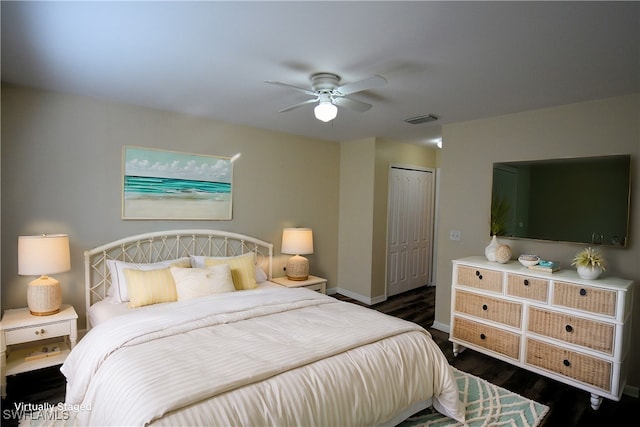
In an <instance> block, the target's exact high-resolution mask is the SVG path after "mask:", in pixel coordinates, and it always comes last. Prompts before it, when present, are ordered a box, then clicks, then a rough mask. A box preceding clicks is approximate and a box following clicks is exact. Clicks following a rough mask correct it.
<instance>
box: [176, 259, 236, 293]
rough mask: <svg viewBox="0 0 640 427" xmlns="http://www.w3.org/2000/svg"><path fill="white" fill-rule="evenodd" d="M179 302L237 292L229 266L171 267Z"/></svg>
mask: <svg viewBox="0 0 640 427" xmlns="http://www.w3.org/2000/svg"><path fill="white" fill-rule="evenodd" d="M170 270H171V275H172V276H173V280H174V281H175V283H176V292H177V293H178V301H182V300H187V299H192V298H199V297H203V296H206V295H211V294H218V293H222V292H233V291H235V290H236V288H235V286H234V285H233V279H232V277H231V267H229V264H220V265H216V266H214V267H209V268H180V267H171V268H170Z"/></svg>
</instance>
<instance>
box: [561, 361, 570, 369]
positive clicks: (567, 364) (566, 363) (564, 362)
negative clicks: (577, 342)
mask: <svg viewBox="0 0 640 427" xmlns="http://www.w3.org/2000/svg"><path fill="white" fill-rule="evenodd" d="M562 364H563V365H564V366H566V367H567V368H568V367H569V366H571V362H569V361H568V360H567V359H564V360H563V361H562Z"/></svg>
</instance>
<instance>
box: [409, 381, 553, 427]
mask: <svg viewBox="0 0 640 427" xmlns="http://www.w3.org/2000/svg"><path fill="white" fill-rule="evenodd" d="M453 371H454V374H455V376H456V380H457V381H458V389H459V390H460V399H461V400H462V401H463V402H464V404H465V408H466V421H467V423H466V424H465V426H469V427H489V426H513V427H536V426H537V425H539V424H540V422H541V421H542V419H543V418H544V416H545V415H546V413H547V412H548V411H549V407H548V406H546V405H542V404H540V403H537V402H534V401H533V400H530V399H527V398H524V397H522V396H519V395H517V394H515V393H512V392H510V391H509V390H506V389H504V388H501V387H498V386H496V385H494V384H491V383H490V382H488V381H485V380H483V379H481V378H478V377H475V376H473V375H471V374H467V373H466V372H462V371H459V370H457V369H455V368H453ZM462 425H463V424H460V423H459V422H457V421H455V420H452V419H451V418H448V417H445V416H444V415H442V414H440V413H438V412H436V411H435V410H433V409H427V410H425V411H422V412H420V413H418V414H417V415H415V416H413V417H410V418H409V419H407V420H405V421H403V422H402V423H401V424H399V426H398V427H457V426H462Z"/></svg>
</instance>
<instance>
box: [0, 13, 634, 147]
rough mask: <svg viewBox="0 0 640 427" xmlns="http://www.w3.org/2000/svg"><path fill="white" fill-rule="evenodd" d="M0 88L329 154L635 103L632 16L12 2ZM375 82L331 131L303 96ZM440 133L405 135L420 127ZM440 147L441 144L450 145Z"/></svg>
mask: <svg viewBox="0 0 640 427" xmlns="http://www.w3.org/2000/svg"><path fill="white" fill-rule="evenodd" d="M0 7H1V10H0V11H1V16H2V29H1V30H2V63H1V65H2V69H1V71H2V81H4V82H9V83H15V84H21V85H28V86H33V87H37V88H42V89H48V90H54V91H60V92H70V93H74V94H80V95H87V96H91V97H97V98H103V99H107V100H112V101H117V102H124V103H129V104H135V105H142V106H147V107H153V108H158V109H163V110H170V111H177V112H183V113H186V114H191V115H197V116H205V117H210V118H213V119H216V120H222V121H225V122H231V123H237V124H241V125H248V126H253V127H257V128H263V129H271V130H275V131H281V132H287V133H292V134H298V135H304V136H309V137H314V138H320V139H325V140H332V141H346V140H353V139H359V138H364V137H372V136H377V137H386V138H393V139H397V140H402V141H407V142H420V141H424V140H428V139H432V138H435V137H438V136H439V135H440V130H441V125H442V124H446V123H454V122H460V121H467V120H473V119H479V118H484V117H490V116H497V115H502V114H508V113H514V112H519V111H524V110H530V109H535V108H541V107H548V106H554V105H561V104H567V103H573V102H581V101H586V100H591V99H598V98H605V97H609V96H618V95H624V94H629V93H635V92H640V2H607V1H604V2H428V1H411V2H399V1H374V2H364V1H355V2H337V1H332V2H320V1H304V2H293V1H286V2H270V1H267V2H264V1H261V2H246V1H235V2H220V1H215V2H214V1H212V2H207V1H200V2H148V1H144V2H55V1H53V2H30V1H29V2H7V1H2V3H1V6H0ZM314 72H333V73H336V74H339V75H340V76H341V77H342V83H350V82H354V81H358V80H361V79H364V78H367V77H370V76H373V75H381V76H383V77H385V78H386V79H387V81H388V83H387V84H386V85H385V86H383V87H380V88H377V89H374V90H370V91H366V92H360V93H357V94H355V95H353V96H352V97H353V98H356V99H359V100H362V101H365V102H368V103H371V104H373V108H371V109H370V110H369V111H367V112H364V113H358V112H353V111H349V110H344V109H340V111H339V112H338V117H337V118H336V119H335V120H334V121H333V122H330V123H323V122H320V121H318V120H316V119H314V117H313V106H312V105H307V106H305V107H302V108H299V109H296V110H293V111H289V112H285V113H279V112H278V110H280V109H282V108H284V107H287V106H289V105H291V104H295V103H297V102H300V101H304V100H305V99H308V97H307V96H306V95H305V94H304V93H302V92H299V91H295V90H292V89H288V88H284V87H279V86H274V85H269V84H266V83H264V81H265V80H278V81H281V82H285V83H288V84H292V85H296V86H303V87H309V76H310V75H311V74H313V73H314ZM429 113H431V114H435V115H437V116H439V117H440V120H439V121H438V122H436V123H431V124H421V125H411V124H408V123H405V122H404V119H406V118H409V117H414V116H418V115H423V114H429ZM445 143H446V142H445Z"/></svg>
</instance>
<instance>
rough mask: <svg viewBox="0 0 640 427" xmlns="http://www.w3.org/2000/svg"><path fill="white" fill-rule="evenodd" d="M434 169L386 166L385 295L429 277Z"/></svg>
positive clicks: (421, 281) (423, 281) (426, 279)
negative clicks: (387, 168)
mask: <svg viewBox="0 0 640 427" xmlns="http://www.w3.org/2000/svg"><path fill="white" fill-rule="evenodd" d="M434 175H435V172H434V171H433V170H430V169H426V168H425V169H421V168H413V167H403V166H391V168H390V170H389V199H388V203H389V206H388V216H387V296H391V295H396V294H399V293H401V292H406V291H408V290H411V289H415V288H417V287H420V286H423V285H427V284H428V283H429V280H430V278H431V265H432V255H431V252H432V250H433V211H434V204H435V176H434Z"/></svg>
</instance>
